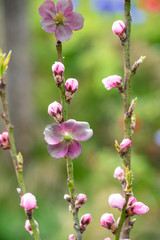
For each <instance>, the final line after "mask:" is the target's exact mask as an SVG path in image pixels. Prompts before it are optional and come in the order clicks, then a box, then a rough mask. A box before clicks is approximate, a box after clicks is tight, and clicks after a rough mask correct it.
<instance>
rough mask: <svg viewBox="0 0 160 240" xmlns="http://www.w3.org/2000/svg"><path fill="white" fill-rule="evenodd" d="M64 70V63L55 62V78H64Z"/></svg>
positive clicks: (53, 66) (53, 69) (53, 68)
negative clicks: (58, 76)
mask: <svg viewBox="0 0 160 240" xmlns="http://www.w3.org/2000/svg"><path fill="white" fill-rule="evenodd" d="M64 69H65V67H64V65H63V63H61V62H55V63H54V64H53V65H52V71H53V75H54V76H57V75H60V76H62V75H63V73H64Z"/></svg>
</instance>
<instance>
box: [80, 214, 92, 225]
mask: <svg viewBox="0 0 160 240" xmlns="http://www.w3.org/2000/svg"><path fill="white" fill-rule="evenodd" d="M91 221H92V218H91V214H89V213H86V214H84V215H83V216H82V217H81V220H80V223H81V225H85V226H87V225H88V224H90V222H91Z"/></svg>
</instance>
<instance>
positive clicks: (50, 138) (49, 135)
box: [44, 123, 62, 145]
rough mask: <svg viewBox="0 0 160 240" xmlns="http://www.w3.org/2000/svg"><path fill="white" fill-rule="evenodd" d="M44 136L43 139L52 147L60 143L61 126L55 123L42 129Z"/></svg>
mask: <svg viewBox="0 0 160 240" xmlns="http://www.w3.org/2000/svg"><path fill="white" fill-rule="evenodd" d="M44 135H45V138H44V139H45V141H46V142H47V143H48V144H53V145H54V144H57V143H60V142H61V137H62V133H61V126H60V125H58V124H56V123H53V124H51V125H48V126H47V127H46V128H45V129H44Z"/></svg>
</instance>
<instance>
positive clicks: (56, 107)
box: [48, 101, 63, 122]
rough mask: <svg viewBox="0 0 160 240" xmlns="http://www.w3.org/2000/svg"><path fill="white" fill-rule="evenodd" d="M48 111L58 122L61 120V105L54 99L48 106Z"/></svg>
mask: <svg viewBox="0 0 160 240" xmlns="http://www.w3.org/2000/svg"><path fill="white" fill-rule="evenodd" d="M48 113H49V115H51V116H52V117H54V119H55V120H56V121H58V122H62V120H63V116H62V105H61V104H60V103H58V102H56V101H54V102H53V103H51V104H50V105H49V106H48Z"/></svg>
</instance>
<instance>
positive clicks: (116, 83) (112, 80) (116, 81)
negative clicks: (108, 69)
mask: <svg viewBox="0 0 160 240" xmlns="http://www.w3.org/2000/svg"><path fill="white" fill-rule="evenodd" d="M102 83H103V84H104V86H105V88H106V89H107V90H110V89H112V88H114V87H116V88H118V87H120V86H121V84H122V78H121V77H120V76H117V75H112V76H109V77H107V78H104V79H103V80H102Z"/></svg>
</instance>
